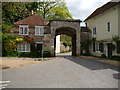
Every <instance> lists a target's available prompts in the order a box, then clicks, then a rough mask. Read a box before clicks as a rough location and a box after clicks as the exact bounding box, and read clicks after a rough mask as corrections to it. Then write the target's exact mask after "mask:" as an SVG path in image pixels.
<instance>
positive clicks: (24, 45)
mask: <svg viewBox="0 0 120 90" xmlns="http://www.w3.org/2000/svg"><path fill="white" fill-rule="evenodd" d="M23 49H24V50H23ZM17 51H18V52H30V44H29V43H20V44H18V45H17Z"/></svg>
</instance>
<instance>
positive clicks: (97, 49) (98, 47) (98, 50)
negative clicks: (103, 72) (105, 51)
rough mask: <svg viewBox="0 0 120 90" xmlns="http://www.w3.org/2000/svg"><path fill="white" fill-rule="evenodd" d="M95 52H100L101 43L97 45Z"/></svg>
mask: <svg viewBox="0 0 120 90" xmlns="http://www.w3.org/2000/svg"><path fill="white" fill-rule="evenodd" d="M95 51H96V52H100V43H99V42H96V43H95Z"/></svg>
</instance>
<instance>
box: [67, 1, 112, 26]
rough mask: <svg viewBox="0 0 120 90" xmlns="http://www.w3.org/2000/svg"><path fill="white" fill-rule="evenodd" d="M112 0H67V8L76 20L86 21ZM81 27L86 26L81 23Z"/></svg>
mask: <svg viewBox="0 0 120 90" xmlns="http://www.w3.org/2000/svg"><path fill="white" fill-rule="evenodd" d="M109 1H110V0H66V1H65V2H66V4H67V7H68V9H69V11H70V13H71V14H72V16H73V18H74V19H80V20H82V21H84V20H85V19H86V18H87V17H88V16H89V15H90V14H91V13H92V12H93V11H95V10H96V9H97V8H98V7H101V6H102V5H104V4H105V3H107V2H109ZM81 26H85V24H84V23H81Z"/></svg>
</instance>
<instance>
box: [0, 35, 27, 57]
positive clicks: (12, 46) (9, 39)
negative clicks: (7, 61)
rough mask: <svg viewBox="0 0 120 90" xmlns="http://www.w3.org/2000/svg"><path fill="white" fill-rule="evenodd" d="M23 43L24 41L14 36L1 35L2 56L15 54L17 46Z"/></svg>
mask: <svg viewBox="0 0 120 90" xmlns="http://www.w3.org/2000/svg"><path fill="white" fill-rule="evenodd" d="M23 42H25V41H24V39H22V38H18V37H17V36H16V35H10V34H7V33H4V34H2V52H3V56H5V55H8V54H12V53H15V52H16V49H17V44H18V43H23Z"/></svg>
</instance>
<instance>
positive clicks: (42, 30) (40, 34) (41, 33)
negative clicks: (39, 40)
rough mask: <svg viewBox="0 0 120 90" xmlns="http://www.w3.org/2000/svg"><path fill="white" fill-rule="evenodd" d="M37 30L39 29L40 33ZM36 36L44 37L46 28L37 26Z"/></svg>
mask: <svg viewBox="0 0 120 90" xmlns="http://www.w3.org/2000/svg"><path fill="white" fill-rule="evenodd" d="M37 28H39V31H37V30H36V29H37ZM37 32H38V34H37ZM35 36H44V26H35Z"/></svg>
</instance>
